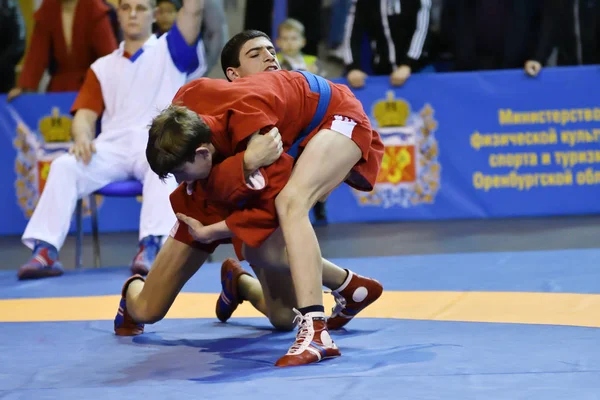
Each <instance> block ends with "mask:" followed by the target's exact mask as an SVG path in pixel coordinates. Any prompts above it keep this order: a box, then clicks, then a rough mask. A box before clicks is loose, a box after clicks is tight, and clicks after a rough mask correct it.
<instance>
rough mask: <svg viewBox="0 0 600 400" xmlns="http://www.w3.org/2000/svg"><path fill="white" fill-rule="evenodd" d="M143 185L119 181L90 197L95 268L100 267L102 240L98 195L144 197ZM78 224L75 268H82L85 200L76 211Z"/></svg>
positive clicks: (130, 181) (131, 181)
mask: <svg viewBox="0 0 600 400" xmlns="http://www.w3.org/2000/svg"><path fill="white" fill-rule="evenodd" d="M142 190H143V186H142V183H141V182H139V181H137V180H135V179H131V180H126V181H117V182H112V183H109V184H108V185H106V186H104V187H103V188H101V189H99V190H97V191H95V192H94V193H92V194H91V195H90V197H89V199H90V211H91V213H92V235H93V239H94V266H95V267H96V268H98V267H100V265H102V264H101V261H100V240H99V238H98V209H97V207H96V195H101V196H106V197H135V196H141V195H142ZM75 217H76V223H77V243H76V248H75V267H76V268H81V264H82V247H83V227H82V219H83V200H82V199H79V200H77V208H76V210H75Z"/></svg>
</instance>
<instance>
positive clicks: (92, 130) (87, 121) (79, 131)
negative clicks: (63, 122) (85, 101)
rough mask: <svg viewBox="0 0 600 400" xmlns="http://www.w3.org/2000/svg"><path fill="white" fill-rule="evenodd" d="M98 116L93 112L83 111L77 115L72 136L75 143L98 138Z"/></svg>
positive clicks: (79, 111) (72, 127) (72, 128)
mask: <svg viewBox="0 0 600 400" xmlns="http://www.w3.org/2000/svg"><path fill="white" fill-rule="evenodd" d="M97 119H98V114H96V113H95V112H94V111H92V110H87V109H81V110H78V111H77V112H76V113H75V117H74V118H73V124H72V125H71V134H72V136H73V139H74V140H75V141H79V140H93V139H94V137H95V136H96V121H97Z"/></svg>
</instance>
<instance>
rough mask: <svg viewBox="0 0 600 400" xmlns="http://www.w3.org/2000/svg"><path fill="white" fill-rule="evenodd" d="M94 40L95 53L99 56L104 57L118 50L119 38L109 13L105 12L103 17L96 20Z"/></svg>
mask: <svg viewBox="0 0 600 400" xmlns="http://www.w3.org/2000/svg"><path fill="white" fill-rule="evenodd" d="M92 40H93V42H92V46H93V48H94V53H95V54H96V57H98V58H100V57H104V56H105V55H107V54H110V53H112V52H113V51H114V50H116V48H117V39H116V38H115V33H114V31H113V29H112V26H111V24H110V17H109V16H108V14H104V16H103V17H102V18H100V19H99V20H97V21H95V25H94V32H93V33H92Z"/></svg>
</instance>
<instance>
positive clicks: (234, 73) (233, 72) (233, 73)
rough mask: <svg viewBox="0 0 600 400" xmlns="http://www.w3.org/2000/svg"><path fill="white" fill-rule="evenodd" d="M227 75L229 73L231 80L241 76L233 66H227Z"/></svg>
mask: <svg viewBox="0 0 600 400" xmlns="http://www.w3.org/2000/svg"><path fill="white" fill-rule="evenodd" d="M225 75H227V78H228V79H229V80H230V81H234V80H236V79H237V78H239V77H240V74H239V73H238V72H237V69H236V68H233V67H229V68H227V70H226V71H225Z"/></svg>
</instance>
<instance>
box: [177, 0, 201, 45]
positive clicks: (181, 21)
mask: <svg viewBox="0 0 600 400" xmlns="http://www.w3.org/2000/svg"><path fill="white" fill-rule="evenodd" d="M203 9H204V0H184V1H183V7H181V9H180V10H179V12H178V13H177V22H176V23H177V27H178V28H179V31H180V32H181V35H182V36H183V38H184V39H185V41H186V42H187V44H188V45H193V44H194V43H196V41H197V40H198V35H199V34H200V27H201V24H202V12H203Z"/></svg>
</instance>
